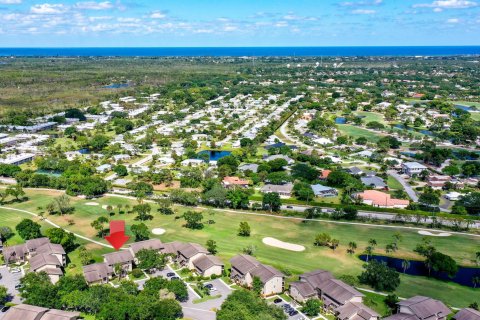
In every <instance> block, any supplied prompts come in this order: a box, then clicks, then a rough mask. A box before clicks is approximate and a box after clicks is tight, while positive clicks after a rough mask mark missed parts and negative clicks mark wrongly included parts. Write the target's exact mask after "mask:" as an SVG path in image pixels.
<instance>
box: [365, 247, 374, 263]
mask: <svg viewBox="0 0 480 320" xmlns="http://www.w3.org/2000/svg"><path fill="white" fill-rule="evenodd" d="M372 252H373V247H372V246H368V247H366V248H365V255H366V256H367V262H368V258H369V257H370V256H371V255H372Z"/></svg>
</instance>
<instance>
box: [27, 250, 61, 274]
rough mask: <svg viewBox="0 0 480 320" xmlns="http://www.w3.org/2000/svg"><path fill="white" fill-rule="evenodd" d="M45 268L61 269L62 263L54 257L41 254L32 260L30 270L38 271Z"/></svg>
mask: <svg viewBox="0 0 480 320" xmlns="http://www.w3.org/2000/svg"><path fill="white" fill-rule="evenodd" d="M45 266H56V267H58V268H60V267H61V266H62V263H61V262H60V261H58V258H57V257H56V256H53V255H49V254H44V253H40V254H37V255H35V256H34V257H32V258H31V259H30V270H32V271H36V270H38V269H40V268H42V267H45Z"/></svg>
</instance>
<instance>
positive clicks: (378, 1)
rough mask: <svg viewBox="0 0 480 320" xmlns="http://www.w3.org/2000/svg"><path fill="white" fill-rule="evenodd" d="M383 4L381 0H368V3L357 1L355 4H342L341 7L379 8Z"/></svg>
mask: <svg viewBox="0 0 480 320" xmlns="http://www.w3.org/2000/svg"><path fill="white" fill-rule="evenodd" d="M381 4H383V0H370V1H357V2H350V1H348V2H342V3H340V6H341V7H366V6H379V5H381Z"/></svg>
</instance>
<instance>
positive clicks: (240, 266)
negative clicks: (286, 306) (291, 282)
mask: <svg viewBox="0 0 480 320" xmlns="http://www.w3.org/2000/svg"><path fill="white" fill-rule="evenodd" d="M230 263H231V265H232V269H231V272H230V279H231V280H232V281H234V282H236V283H238V284H240V285H242V286H245V287H252V285H253V279H254V278H255V277H258V278H259V279H260V281H261V282H262V284H263V289H262V295H263V296H270V295H273V294H278V293H282V292H283V289H284V285H285V283H284V279H285V275H284V274H283V273H281V272H280V271H278V270H277V269H275V268H273V267H271V266H267V265H264V264H262V263H260V262H259V261H258V260H256V259H255V258H254V257H252V256H249V255H244V254H240V255H237V256H235V257H233V258H232V259H230Z"/></svg>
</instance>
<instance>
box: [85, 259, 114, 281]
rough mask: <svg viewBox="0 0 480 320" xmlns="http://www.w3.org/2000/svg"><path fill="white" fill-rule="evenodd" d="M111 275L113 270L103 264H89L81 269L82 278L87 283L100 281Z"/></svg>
mask: <svg viewBox="0 0 480 320" xmlns="http://www.w3.org/2000/svg"><path fill="white" fill-rule="evenodd" d="M111 274H113V268H112V267H111V266H108V265H107V264H106V263H105V262H101V263H94V264H89V265H87V266H84V267H83V276H84V277H85V280H86V281H87V282H88V283H92V282H97V281H101V280H102V279H103V278H108V277H109V276H110V275H111Z"/></svg>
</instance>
